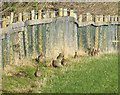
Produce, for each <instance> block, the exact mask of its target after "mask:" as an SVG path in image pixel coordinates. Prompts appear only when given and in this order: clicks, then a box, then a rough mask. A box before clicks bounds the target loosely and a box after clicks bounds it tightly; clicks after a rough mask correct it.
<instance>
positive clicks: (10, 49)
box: [0, 8, 120, 67]
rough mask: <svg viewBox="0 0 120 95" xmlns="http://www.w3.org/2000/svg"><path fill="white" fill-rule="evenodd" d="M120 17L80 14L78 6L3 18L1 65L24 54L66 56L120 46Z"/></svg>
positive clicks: (13, 60)
mask: <svg viewBox="0 0 120 95" xmlns="http://www.w3.org/2000/svg"><path fill="white" fill-rule="evenodd" d="M119 21H120V17H119V16H117V15H115V16H110V15H107V16H106V15H91V14H90V13H87V14H81V15H78V13H77V12H75V10H68V9H63V8H60V9H59V10H58V11H43V10H39V11H35V10H32V11H31V12H30V13H27V12H23V13H19V14H17V15H15V14H14V13H11V15H10V16H7V17H3V18H2V19H1V20H0V24H1V28H0V63H1V64H0V65H1V66H3V67H4V66H5V65H6V64H13V63H14V64H17V63H18V62H19V61H20V60H22V59H24V58H28V59H29V58H30V59H31V58H32V59H34V58H36V57H37V56H38V54H39V53H40V52H43V54H44V56H45V58H48V59H49V58H50V59H51V58H56V56H57V55H58V54H59V53H60V52H62V53H64V55H65V57H68V56H73V54H74V52H75V51H80V50H83V51H85V50H87V48H93V47H94V48H96V49H98V48H99V49H100V50H101V51H102V52H104V51H112V50H117V49H118V43H119V40H118V38H119V37H118V27H119V26H120V23H119Z"/></svg>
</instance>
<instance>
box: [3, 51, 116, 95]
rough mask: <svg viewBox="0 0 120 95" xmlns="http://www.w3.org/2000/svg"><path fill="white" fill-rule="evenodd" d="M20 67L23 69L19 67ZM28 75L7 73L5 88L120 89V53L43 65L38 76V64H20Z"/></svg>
mask: <svg viewBox="0 0 120 95" xmlns="http://www.w3.org/2000/svg"><path fill="white" fill-rule="evenodd" d="M18 69H19V70H18ZM17 70H18V71H24V72H26V75H27V76H25V77H18V76H14V75H13V76H7V75H3V91H5V92H32V93H34V92H36V93H61V92H62V93H117V92H118V55H117V54H116V53H113V54H104V55H101V56H99V57H80V58H78V59H72V58H71V59H69V64H68V65H67V66H64V67H63V68H51V67H45V65H42V66H40V70H41V72H42V76H41V77H39V78H36V77H34V72H35V67H34V66H29V65H28V66H24V67H17Z"/></svg>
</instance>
